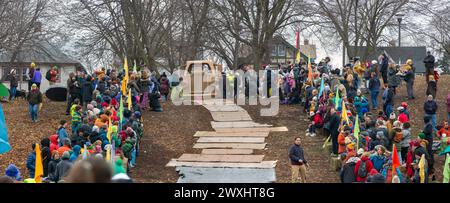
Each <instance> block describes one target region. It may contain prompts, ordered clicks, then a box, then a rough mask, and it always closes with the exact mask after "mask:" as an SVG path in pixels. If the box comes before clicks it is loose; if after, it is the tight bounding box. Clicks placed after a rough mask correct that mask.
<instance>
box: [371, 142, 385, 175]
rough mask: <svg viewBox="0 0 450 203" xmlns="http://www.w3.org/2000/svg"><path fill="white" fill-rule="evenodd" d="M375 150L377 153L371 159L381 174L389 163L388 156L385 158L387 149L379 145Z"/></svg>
mask: <svg viewBox="0 0 450 203" xmlns="http://www.w3.org/2000/svg"><path fill="white" fill-rule="evenodd" d="M375 150H376V152H377V153H376V154H374V155H372V157H370V161H372V163H373V167H374V168H375V169H376V170H377V171H378V173H381V171H382V170H383V165H384V164H385V163H386V161H387V158H386V156H384V152H385V149H384V148H383V147H382V146H381V145H378V146H376V147H375Z"/></svg>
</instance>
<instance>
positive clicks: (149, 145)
mask: <svg viewBox="0 0 450 203" xmlns="http://www.w3.org/2000/svg"><path fill="white" fill-rule="evenodd" d="M449 86H450V76H444V77H442V78H441V80H440V81H439V83H438V94H437V95H438V96H437V101H438V104H439V107H440V109H439V115H438V120H439V122H440V123H441V122H442V121H443V120H445V119H446V118H447V116H446V108H445V101H446V97H447V94H448V90H447V88H446V87H449ZM425 91H426V84H425V80H424V78H423V77H417V79H416V84H415V93H416V100H414V101H409V102H408V103H409V105H410V107H409V110H410V112H411V115H412V121H411V123H412V126H413V127H412V129H413V133H414V135H415V136H416V135H417V134H418V132H420V131H421V130H422V128H423V118H422V117H423V103H424V101H425V98H426V95H425ZM404 100H406V89H405V87H402V88H400V90H399V92H398V96H397V98H396V100H395V102H396V105H397V106H398V105H399V104H400V103H401V102H402V101H404ZM2 105H3V109H4V112H5V118H6V123H7V126H8V132H9V141H10V143H11V145H12V150H11V151H10V152H8V153H6V154H2V155H0V174H3V173H4V170H5V168H6V167H7V166H8V164H9V163H14V164H15V165H17V166H18V167H19V168H20V170H21V173H22V174H23V175H24V176H25V177H28V175H27V174H28V172H27V171H26V167H25V162H26V157H27V155H28V153H30V151H31V143H38V142H40V140H41V139H42V138H44V137H48V136H50V135H52V134H54V133H55V132H56V128H57V127H58V122H59V120H60V119H66V120H69V117H67V116H65V114H64V113H65V103H57V102H50V101H45V104H44V107H43V109H42V112H40V114H39V122H38V123H36V124H34V123H31V121H30V118H29V115H28V106H27V103H26V102H25V101H23V100H17V101H15V102H13V103H4V104H2ZM163 107H164V112H162V113H156V112H150V111H147V112H145V113H144V114H143V117H144V125H145V135H144V140H143V141H142V145H141V153H140V156H139V157H138V159H137V167H136V168H134V169H133V170H132V172H131V176H132V177H133V178H134V179H135V180H136V181H137V182H147V183H173V182H176V181H177V179H178V174H177V173H176V171H175V169H174V168H166V167H165V165H166V164H167V163H168V162H169V161H170V160H171V159H172V158H178V157H179V156H181V155H182V154H183V153H199V151H198V150H194V149H193V148H192V147H193V145H194V141H195V138H194V137H193V135H194V134H195V132H196V131H212V130H213V129H212V128H211V124H210V121H211V120H212V118H211V115H210V113H209V112H208V111H207V110H206V109H205V108H203V107H201V106H173V105H172V104H171V103H163ZM244 108H245V109H246V110H247V111H248V112H249V114H250V115H251V116H252V118H253V120H254V121H255V122H259V123H267V124H272V125H275V126H286V127H288V129H289V132H274V133H271V134H270V136H269V137H268V139H267V140H266V141H267V143H268V146H267V150H265V151H260V152H258V154H265V155H266V156H265V160H278V164H277V168H276V173H277V182H280V183H286V182H290V176H291V175H290V168H289V162H288V155H287V154H288V149H289V147H290V146H291V145H292V142H293V139H294V138H295V137H296V136H301V137H302V138H303V145H304V147H305V152H306V157H307V159H308V160H309V162H310V165H311V168H310V169H309V170H308V171H307V176H308V179H307V181H308V182H310V183H336V182H339V178H338V173H337V172H335V171H333V170H330V164H329V158H330V155H329V153H327V152H325V151H323V150H322V148H321V147H322V144H323V137H321V136H320V135H319V136H317V137H315V138H311V137H305V130H306V128H307V124H308V122H307V121H306V120H305V119H306V116H305V115H304V114H303V113H301V109H302V107H301V106H299V105H282V106H280V114H279V115H278V116H276V117H260V113H259V110H260V109H261V106H244ZM435 157H436V160H437V161H436V164H435V166H436V175H437V178H438V180H442V166H443V163H444V158H443V157H438V156H437V155H436V156H435Z"/></svg>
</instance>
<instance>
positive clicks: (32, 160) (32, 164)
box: [27, 144, 36, 178]
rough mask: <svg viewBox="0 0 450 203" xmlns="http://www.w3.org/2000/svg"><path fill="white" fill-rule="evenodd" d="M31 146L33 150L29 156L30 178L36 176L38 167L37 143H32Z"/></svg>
mask: <svg viewBox="0 0 450 203" xmlns="http://www.w3.org/2000/svg"><path fill="white" fill-rule="evenodd" d="M31 148H32V149H33V151H32V152H31V153H30V154H29V155H28V157H27V169H28V173H29V175H30V178H34V171H35V167H36V151H35V148H36V144H32V145H31Z"/></svg>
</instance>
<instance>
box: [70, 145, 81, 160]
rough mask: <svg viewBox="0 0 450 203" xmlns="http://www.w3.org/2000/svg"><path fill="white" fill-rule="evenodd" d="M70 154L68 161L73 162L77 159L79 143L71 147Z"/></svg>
mask: <svg viewBox="0 0 450 203" xmlns="http://www.w3.org/2000/svg"><path fill="white" fill-rule="evenodd" d="M72 151H73V152H72V155H70V159H69V160H70V161H71V162H75V161H76V160H77V159H78V156H79V155H80V151H81V147H80V146H79V145H76V146H75V147H73V149H72Z"/></svg>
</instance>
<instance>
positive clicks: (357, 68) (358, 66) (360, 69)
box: [353, 59, 366, 88]
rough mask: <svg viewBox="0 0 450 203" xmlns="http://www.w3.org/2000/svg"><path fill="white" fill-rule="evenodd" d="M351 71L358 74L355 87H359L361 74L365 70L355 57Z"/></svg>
mask: <svg viewBox="0 0 450 203" xmlns="http://www.w3.org/2000/svg"><path fill="white" fill-rule="evenodd" d="M353 71H354V72H355V73H356V74H357V75H358V79H357V88H359V87H360V85H361V84H362V79H363V74H364V72H366V67H365V66H364V65H362V64H361V61H359V60H358V59H357V60H356V61H355V65H354V66H353Z"/></svg>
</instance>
